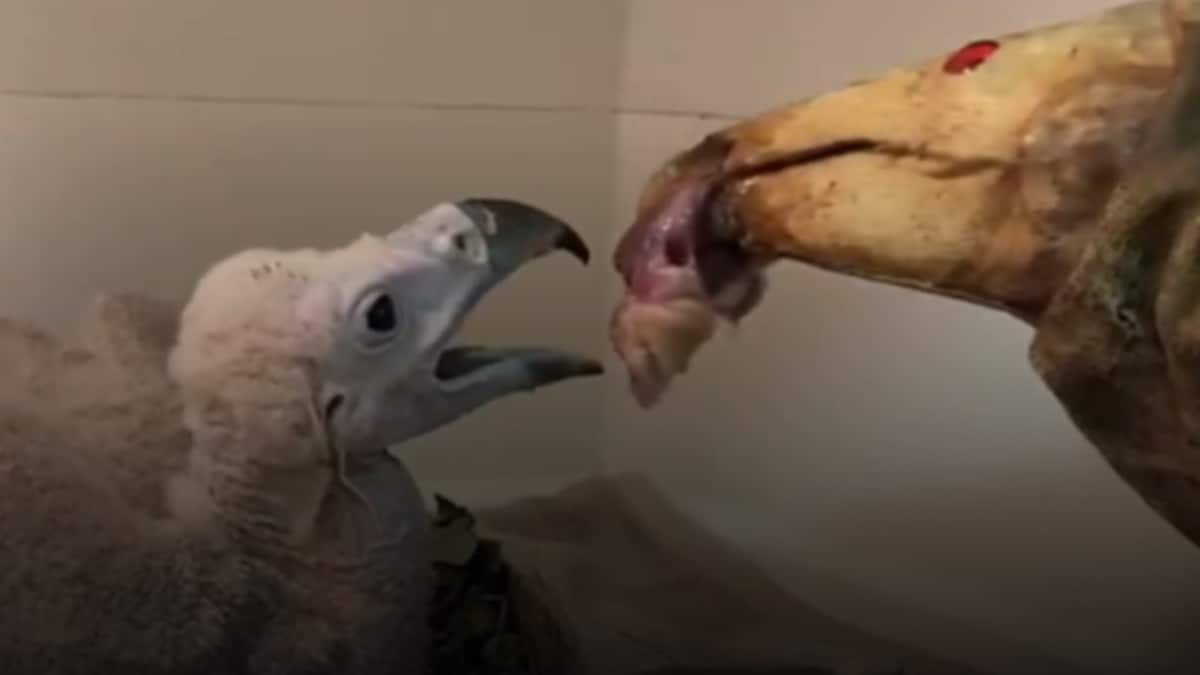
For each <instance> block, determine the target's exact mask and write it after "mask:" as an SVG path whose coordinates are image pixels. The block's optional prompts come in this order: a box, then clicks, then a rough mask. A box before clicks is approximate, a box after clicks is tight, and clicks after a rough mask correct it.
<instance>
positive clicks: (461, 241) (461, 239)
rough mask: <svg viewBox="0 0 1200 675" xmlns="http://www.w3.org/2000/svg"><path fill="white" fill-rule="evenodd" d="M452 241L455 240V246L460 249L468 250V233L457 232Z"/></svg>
mask: <svg viewBox="0 0 1200 675" xmlns="http://www.w3.org/2000/svg"><path fill="white" fill-rule="evenodd" d="M451 241H453V242H454V248H456V249H458V250H460V251H463V252H466V250H467V235H465V234H456V235H454V238H453V239H451Z"/></svg>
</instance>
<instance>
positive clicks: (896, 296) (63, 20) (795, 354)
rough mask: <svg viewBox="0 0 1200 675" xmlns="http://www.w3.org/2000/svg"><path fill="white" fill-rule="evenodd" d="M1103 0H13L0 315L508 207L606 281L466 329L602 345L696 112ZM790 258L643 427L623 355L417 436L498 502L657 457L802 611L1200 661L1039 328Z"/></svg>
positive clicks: (1173, 553) (532, 275)
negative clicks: (1039, 374)
mask: <svg viewBox="0 0 1200 675" xmlns="http://www.w3.org/2000/svg"><path fill="white" fill-rule="evenodd" d="M1106 4H1111V3H1110V2H1105V0H1062V1H1060V2H1057V3H1053V5H1052V6H1051V5H1050V4H1049V3H1042V2H1040V1H1039V0H1010V1H1008V2H993V3H963V2H955V1H952V0H921V1H920V2H909V3H892V2H885V1H884V0H874V1H867V0H856V1H851V0H839V1H838V2H832V1H830V2H824V1H821V2H818V1H816V0H811V1H802V0H720V1H718V0H639V1H635V2H630V3H626V2H615V1H611V2H610V1H597V2H563V1H561V0H541V1H539V2H533V1H526V2H517V1H515V0H509V2H505V3H479V2H465V1H457V2H450V1H448V0H439V2H436V3H433V2H399V1H393V2H385V1H383V0H379V1H375V2H372V1H370V0H338V2H325V1H318V0H269V1H268V0H213V1H211V2H164V1H163V0H97V1H95V2H85V1H83V0H74V1H71V0H0V286H2V287H3V288H5V289H6V291H5V292H4V293H3V294H0V313H3V314H14V313H15V314H18V315H24V316H29V317H32V318H35V319H37V320H40V321H45V322H47V323H49V324H51V325H54V326H59V327H63V326H65V325H68V322H69V320H70V317H72V316H73V315H74V313H75V312H76V311H77V310H78V309H79V307H80V306H81V305H82V303H83V302H84V301H85V299H86V298H87V296H88V294H90V293H91V292H93V291H95V290H97V289H100V288H104V289H113V288H126V289H134V290H142V291H147V292H156V293H161V294H164V295H167V296H171V297H177V298H182V297H183V296H184V294H186V292H187V290H188V288H189V285H190V283H191V282H192V281H193V280H194V279H195V278H196V276H197V275H198V274H199V273H200V272H201V271H202V270H203V268H204V267H205V266H206V265H207V264H209V263H211V262H212V261H213V260H215V259H216V258H218V257H220V256H223V255H225V254H227V253H230V252H232V251H234V250H236V249H240V248H244V247H246V246H253V245H261V244H268V245H279V246H290V245H307V244H318V245H328V244H336V243H339V242H342V241H345V240H346V239H347V238H349V237H351V236H354V235H355V234H357V233H358V232H361V231H363V230H368V229H369V230H382V229H387V228H390V227H393V226H395V225H396V224H397V223H399V222H401V221H403V220H405V219H407V218H408V217H410V216H412V215H414V214H415V213H417V212H418V211H420V210H423V209H424V208H426V207H427V206H429V205H430V204H431V203H432V202H434V201H437V200H441V199H447V198H453V197H456V196H459V195H464V194H478V193H491V194H503V195H507V196H513V197H517V198H522V199H527V200H530V201H534V202H537V203H540V204H543V205H545V206H547V207H549V208H551V209H553V210H556V211H558V212H559V213H561V214H562V215H564V216H567V217H569V218H571V219H573V220H574V221H575V222H577V223H578V224H579V226H580V227H581V229H583V230H584V232H585V234H586V235H587V236H588V238H589V240H590V241H592V242H593V244H594V245H595V248H596V250H597V264H596V265H594V266H593V268H592V269H591V270H589V271H587V272H581V271H579V270H578V269H577V268H575V267H574V266H572V265H571V264H570V263H569V262H568V261H566V260H565V259H563V260H550V261H547V262H546V263H544V264H542V265H539V266H537V267H535V268H531V269H529V270H527V271H526V272H525V273H523V274H522V275H521V276H520V277H518V278H517V279H516V280H515V282H514V283H513V284H512V285H511V286H510V287H508V288H505V289H502V290H501V291H500V293H499V294H498V295H497V296H496V297H494V298H493V299H492V301H491V302H490V303H489V304H488V305H486V306H485V307H484V308H483V311H482V312H481V313H480V315H479V316H478V317H476V320H475V321H474V322H473V323H472V325H471V326H470V330H471V333H473V334H474V335H475V336H478V337H483V338H487V339H495V340H503V341H516V340H523V339H527V338H530V337H534V336H537V337H539V339H549V340H553V341H556V342H559V343H561V344H564V345H566V346H570V347H575V348H579V349H586V350H590V351H592V352H596V353H603V352H607V344H606V341H605V340H606V338H605V328H606V326H605V322H606V318H607V317H606V315H607V310H608V303H609V302H610V301H611V300H612V298H613V297H614V293H615V292H616V288H615V286H614V285H613V283H612V282H613V280H614V279H613V278H612V277H611V276H610V272H609V268H608V255H609V253H608V247H609V245H611V243H612V242H613V240H614V238H615V236H616V235H617V232H618V230H619V229H620V228H622V227H624V225H625V224H626V222H627V220H628V217H629V215H630V213H631V210H632V199H633V197H634V195H635V193H636V190H637V188H638V186H639V184H640V182H641V181H642V180H644V178H645V177H646V175H647V174H648V173H649V171H651V170H652V168H653V167H654V166H655V165H656V164H657V163H659V162H661V161H662V160H663V159H665V157H666V156H667V155H669V154H671V153H673V152H675V151H676V150H679V149H681V148H683V147H686V146H688V145H690V144H691V143H693V142H694V141H695V140H696V139H697V138H698V137H699V136H700V134H702V133H703V132H704V131H706V130H708V129H711V128H714V127H715V126H718V125H720V124H723V123H724V122H723V121H722V120H721V119H716V120H713V119H707V120H706V119H703V118H701V117H699V116H698V115H696V114H694V113H697V112H700V111H707V112H713V113H718V114H720V115H723V116H734V115H741V114H749V113H753V112H756V111H758V110H761V109H763V108H765V107H768V106H773V105H775V104H778V103H780V102H782V101H784V100H788V99H794V98H799V97H802V96H805V95H808V94H811V93H815V92H817V91H820V90H822V89H825V88H830V87H835V86H839V85H840V84H842V83H843V82H845V81H847V80H849V79H854V78H857V77H860V76H863V75H869V74H871V73H872V72H874V71H876V70H878V69H879V68H882V67H884V66H886V65H888V64H890V63H892V62H895V61H899V60H906V59H910V58H914V57H917V56H921V55H925V54H928V53H931V52H933V51H936V50H940V49H944V48H949V47H951V46H954V45H956V44H958V43H959V42H961V41H962V40H964V39H966V38H968V37H973V36H976V35H987V34H994V33H996V32H1000V31H1003V30H1009V29H1014V28H1019V27H1022V26H1026V25H1036V24H1039V23H1044V22H1046V21H1049V20H1053V19H1056V18H1065V17H1071V16H1075V15H1077V14H1079V13H1081V12H1085V11H1090V10H1092V9H1095V8H1097V7H1100V6H1104V5H1106ZM614 108H616V109H619V112H618V113H617V114H615V115H614V114H612V111H613V109H614ZM772 276H773V282H774V291H773V293H772V294H771V296H770V297H769V299H768V301H767V303H766V305H765V306H764V307H763V308H762V309H761V310H760V311H759V312H758V313H757V314H756V315H755V316H754V317H753V318H752V319H751V320H750V321H748V322H747V323H746V324H745V325H744V326H743V328H742V330H741V331H740V332H739V334H738V335H737V336H736V337H735V338H724V339H721V340H719V341H718V342H717V343H715V344H713V345H712V346H711V347H709V348H708V349H707V350H706V351H705V353H704V354H703V356H702V358H701V359H700V360H699V361H698V362H697V364H696V367H695V371H694V372H693V373H692V374H691V375H690V376H689V377H687V378H686V379H685V380H683V381H681V382H680V384H679V386H678V387H677V388H676V390H675V392H674V394H673V396H672V397H671V398H670V399H669V400H668V401H667V402H666V404H665V405H664V406H663V407H662V408H661V409H660V410H658V411H657V412H656V413H655V414H653V415H647V414H644V413H641V412H639V411H637V410H635V409H634V408H633V407H632V405H631V404H630V401H629V399H628V397H627V396H626V395H625V393H624V389H623V380H622V377H621V375H620V372H619V371H618V370H616V369H614V372H613V373H612V375H611V376H610V377H609V378H608V379H607V381H606V382H604V383H602V384H597V383H595V382H594V381H593V382H591V383H586V384H584V383H580V384H572V385H567V386H563V387H560V388H558V389H557V391H556V392H555V393H554V394H551V395H543V396H537V397H516V398H514V399H511V400H509V401H505V402H503V403H500V404H497V405H494V406H492V407H490V408H488V409H486V410H484V411H482V412H481V413H479V414H477V415H475V416H473V417H471V418H469V419H467V420H464V421H463V422H462V423H460V424H458V425H455V426H453V427H451V428H449V429H446V430H443V431H441V432H438V433H436V434H433V435H432V436H430V437H428V438H426V439H423V440H422V441H421V442H419V443H416V444H414V445H413V446H410V447H408V448H406V450H405V451H406V453H407V454H408V455H409V456H410V457H411V458H412V459H413V461H414V466H415V469H416V471H417V473H418V475H419V476H420V477H421V478H422V479H424V480H425V481H426V482H427V484H429V485H431V486H432V487H435V488H443V487H446V488H449V489H452V490H456V492H455V493H454V494H456V495H458V494H467V493H469V494H471V495H473V496H474V497H476V498H478V499H484V498H487V497H491V498H501V497H504V496H508V495H510V494H511V493H512V491H513V490H514V489H523V488H530V489H532V488H537V487H546V486H549V485H553V484H555V483H557V482H560V481H561V480H563V479H565V478H566V477H569V476H572V475H577V474H580V473H584V472H588V471H592V470H595V469H597V468H599V467H601V466H604V467H606V468H608V469H610V470H618V471H620V470H631V469H632V470H641V471H646V472H648V473H650V474H652V475H653V476H655V477H657V478H658V479H660V481H661V482H662V483H663V484H664V485H665V486H667V487H668V488H669V489H670V490H671V492H672V494H673V495H675V496H676V497H677V498H678V499H679V500H680V503H681V504H683V505H684V506H685V507H686V508H687V509H688V510H689V511H690V512H692V513H693V514H695V515H696V516H698V517H700V518H702V519H704V521H705V522H706V523H708V524H709V525H711V526H713V527H714V528H717V529H718V530H720V531H721V532H723V533H725V534H727V535H728V536H730V537H731V538H733V539H735V540H737V541H738V542H740V543H741V544H743V545H744V546H745V547H746V548H747V550H748V551H750V552H751V553H753V554H754V555H755V556H756V557H757V558H758V559H759V560H761V561H762V562H764V564H766V565H768V566H769V567H770V569H771V570H772V571H774V572H776V573H777V574H778V575H779V577H780V579H782V580H783V581H785V582H786V583H788V584H789V585H790V586H791V587H793V588H795V589H796V590H797V591H798V592H799V593H801V594H802V596H803V597H805V598H806V599H809V600H811V601H812V602H814V603H815V604H817V605H819V606H821V607H823V608H825V609H827V610H829V611H831V612H833V613H836V614H840V615H842V616H845V617H848V618H851V619H855V620H858V621H860V622H862V623H863V624H864V625H866V626H868V627H874V628H877V629H879V630H881V631H884V632H886V633H888V634H891V635H893V636H897V637H901V638H905V637H907V638H912V639H915V640H917V641H919V642H922V643H924V644H927V645H930V646H933V647H935V648H938V649H942V650H944V651H945V652H946V653H949V654H953V655H958V656H962V657H965V658H968V659H971V660H975V661H976V662H978V663H981V664H983V665H989V664H990V665H993V666H997V667H1000V668H1002V669H1003V670H1004V671H1005V672H1021V673H1030V672H1057V673H1061V672H1066V670H1065V669H1063V668H1062V667H1061V666H1056V665H1054V664H1055V663H1056V662H1057V661H1059V660H1067V661H1070V662H1073V663H1076V664H1085V665H1093V666H1099V665H1108V666H1111V667H1113V668H1114V669H1115V671H1116V672H1126V673H1128V672H1138V673H1143V672H1151V671H1150V670H1149V668H1148V666H1146V664H1147V663H1148V662H1154V661H1156V660H1157V661H1160V662H1163V663H1172V662H1173V663H1180V662H1182V661H1183V660H1184V659H1185V658H1187V657H1189V656H1190V657H1191V658H1192V659H1200V648H1198V647H1196V646H1195V644H1196V641H1195V639H1194V626H1195V625H1196V623H1197V620H1200V598H1197V596H1198V593H1197V591H1200V554H1198V553H1197V552H1195V551H1193V550H1191V548H1190V547H1189V546H1187V545H1185V544H1184V543H1183V542H1182V541H1181V540H1180V539H1179V538H1178V537H1177V536H1175V535H1174V533H1172V532H1170V531H1169V530H1168V529H1167V528H1166V527H1165V526H1164V525H1163V524H1162V523H1161V522H1160V521H1159V520H1158V519H1157V518H1155V517H1154V516H1152V515H1151V514H1150V513H1149V512H1148V510H1147V509H1146V508H1145V507H1144V506H1143V505H1142V504H1141V503H1140V502H1139V501H1138V500H1137V499H1136V498H1135V497H1134V496H1133V495H1132V494H1131V493H1130V491H1129V490H1128V489H1127V488H1125V487H1124V485H1123V484H1121V483H1120V482H1119V481H1117V480H1116V479H1115V478H1114V477H1113V475H1112V473H1111V472H1110V471H1109V470H1108V469H1107V467H1106V466H1104V465H1103V463H1102V462H1101V461H1100V459H1099V457H1098V456H1097V454H1096V453H1095V452H1094V451H1093V450H1092V449H1091V448H1089V447H1088V446H1087V444H1086V443H1084V442H1083V441H1082V440H1081V439H1080V438H1079V436H1078V434H1076V433H1075V432H1074V431H1073V429H1072V428H1071V427H1070V426H1069V425H1068V424H1067V422H1066V421H1065V419H1064V418H1063V416H1062V415H1061V414H1060V413H1059V411H1058V408H1057V407H1056V404H1055V403H1054V402H1053V401H1052V400H1051V399H1050V397H1049V396H1048V395H1047V394H1046V392H1045V391H1044V390H1043V389H1042V387H1041V386H1040V385H1039V383H1038V382H1037V381H1036V380H1035V378H1034V377H1033V375H1032V373H1031V372H1030V370H1029V369H1028V368H1027V367H1026V362H1025V345H1026V342H1027V340H1028V337H1029V335H1028V331H1027V330H1026V329H1024V328H1022V327H1020V326H1018V325H1016V324H1015V323H1014V322H1012V321H1011V320H1008V319H1006V318H1005V317H1003V316H999V315H995V314H990V313H987V312H985V311H982V310H978V309H974V308H969V307H966V306H962V305H959V304H956V303H953V302H950V301H945V300H938V299H933V298H927V297H922V296H917V295H914V294H912V293H907V292H902V291H898V290H895V289H889V288H884V287H880V286H872V285H869V284H866V283H862V282H857V281H853V280H850V279H845V278H840V277H834V276H832V275H828V274H824V273H820V272H816V271H813V270H807V269H803V268H800V267H792V268H786V269H784V268H781V269H778V270H776V271H775V272H774V274H773V275H772ZM535 297H536V298H537V301H536V302H531V301H530V300H531V299H532V298H535ZM981 355H986V357H981ZM1129 664H1136V665H1135V666H1130V665H1129ZM1122 666H1127V667H1125V668H1122Z"/></svg>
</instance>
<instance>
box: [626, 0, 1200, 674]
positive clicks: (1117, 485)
mask: <svg viewBox="0 0 1200 675" xmlns="http://www.w3.org/2000/svg"><path fill="white" fill-rule="evenodd" d="M1113 4H1116V3H1115V2H1114V1H1113V0H1061V1H1060V2H1055V3H1045V2H1042V1H1041V0H1008V1H1007V2H990V3H978V2H958V1H955V0H920V1H919V2H900V3H893V2H888V1H886V0H853V1H851V0H846V1H840V2H836V3H835V2H815V1H813V2H801V1H797V0H792V1H788V0H742V1H739V2H733V1H728V0H656V1H654V2H634V3H633V16H632V18H631V21H630V26H631V28H630V44H629V47H628V54H629V56H628V60H627V63H626V68H625V77H624V80H623V82H622V88H621V96H622V99H621V103H622V106H624V107H625V108H627V109H636V110H651V111H663V110H674V111H680V110H704V111H709V112H713V113H725V114H734V115H739V114H751V113H754V112H756V111H760V110H762V109H763V108H766V107H769V106H775V105H778V104H780V103H783V102H786V101H788V100H793V99H799V98H803V97H805V96H807V95H810V94H814V93H817V92H819V91H821V90H823V89H827V88H832V87H837V86H840V85H841V84H843V83H845V82H847V81H849V80H854V79H859V78H861V77H864V76H869V75H873V74H875V73H877V72H878V71H880V70H882V69H883V68H885V67H886V66H888V65H889V64H892V63H894V62H899V61H904V60H908V59H912V58H914V57H924V56H931V55H933V54H936V53H938V52H940V51H943V50H949V49H951V48H953V47H955V46H958V45H959V44H961V43H963V42H965V41H967V40H968V39H972V38H975V37H981V36H990V35H994V34H996V33H1000V32H1004V31H1007V30H1014V29H1021V28H1024V27H1028V26H1036V25H1038V24H1042V23H1046V22H1049V21H1054V20H1057V19H1061V18H1070V17H1074V16H1078V15H1081V14H1084V13H1087V12H1091V11H1093V10H1096V9H1098V8H1102V7H1106V6H1110V5H1113ZM685 17H686V19H685ZM720 124H722V122H720V121H702V120H697V119H676V118H668V117H663V116H651V115H638V114H626V115H622V117H621V120H620V126H619V129H620V155H619V157H620V167H619V171H618V176H619V181H618V185H619V197H618V203H619V205H620V206H619V209H618V211H619V212H620V213H621V214H622V216H623V218H625V219H626V221H627V220H628V218H629V214H630V213H631V212H632V208H633V199H634V197H635V196H636V191H637V188H638V187H639V185H640V182H641V181H642V180H644V179H645V177H646V176H647V175H648V173H649V172H650V171H651V170H652V169H653V168H654V167H655V166H656V165H657V164H658V163H659V162H661V161H663V160H664V159H665V158H666V157H667V155H669V154H671V153H673V152H676V151H678V150H681V149H683V148H685V147H687V146H690V145H691V144H692V143H694V142H696V141H697V140H698V139H699V137H700V135H701V133H703V132H704V131H706V130H708V129H712V128H715V127H716V126H719V125H720ZM622 224H624V223H622ZM771 276H772V282H773V290H772V291H771V293H770V295H769V298H768V299H767V301H766V302H765V304H764V306H763V307H762V308H761V309H760V310H758V312H757V313H756V314H755V315H754V316H753V317H752V318H751V319H749V320H748V321H746V322H745V324H744V325H743V326H742V327H741V328H740V330H739V331H738V332H737V334H736V335H735V336H732V337H725V338H721V339H719V340H717V341H716V343H714V344H712V345H711V346H710V347H708V348H707V349H706V351H705V352H703V353H702V354H701V356H700V357H699V359H698V361H696V362H695V365H694V370H693V371H692V372H691V373H690V374H689V375H688V376H687V377H685V378H684V379H682V380H680V381H679V382H678V384H677V385H676V386H675V388H674V390H673V393H672V395H671V396H670V397H669V399H668V400H667V401H666V402H665V404H664V405H663V406H662V407H661V408H659V409H656V411H655V412H654V414H645V413H641V412H639V411H637V410H636V409H635V407H634V405H633V404H632V402H631V400H630V398H629V397H628V396H627V395H625V392H624V389H623V383H622V382H620V381H619V378H617V377H613V378H611V382H610V386H611V387H612V388H613V391H611V392H610V396H609V398H608V400H607V405H608V408H607V414H608V415H609V424H608V425H607V427H606V429H607V433H608V434H609V436H608V441H607V455H606V461H607V465H608V467H609V468H610V469H612V470H618V471H619V470H639V471H647V472H649V473H651V474H653V475H655V476H657V477H658V478H659V479H660V480H661V481H662V482H663V483H664V485H667V486H669V488H670V490H671V492H672V494H673V495H674V496H675V497H676V498H677V499H678V500H680V502H681V503H683V504H685V505H687V508H688V510H689V511H690V512H691V513H693V514H695V515H697V516H698V517H702V518H704V519H705V520H706V521H707V522H708V523H710V524H712V525H713V526H714V527H717V528H718V529H719V530H721V531H722V532H723V533H725V534H726V535H728V536H729V537H730V538H732V539H734V540H736V541H739V542H741V543H742V544H744V545H745V546H746V547H747V548H748V550H751V551H753V552H755V553H756V554H757V557H758V558H759V559H760V560H762V561H763V562H764V564H767V565H768V566H769V567H770V568H771V569H772V570H774V571H775V572H776V573H778V574H779V576H780V578H781V579H782V580H784V581H785V582H787V583H788V584H789V585H790V586H791V587H793V588H795V589H797V591H798V592H799V593H801V594H802V595H803V597H805V598H807V599H809V600H811V601H813V602H814V603H817V604H819V605H820V606H822V607H824V608H826V609H828V610H829V611H831V612H834V613H836V614H839V615H841V616H844V617H849V618H851V619H854V620H857V621H860V622H861V623H862V624H863V625H865V626H870V627H875V628H878V629H879V630H881V631H885V632H887V633H890V634H892V635H896V636H900V637H910V638H912V639H915V640H917V641H919V642H922V643H924V644H927V645H930V646H934V647H938V648H941V649H943V650H944V652H945V653H949V654H955V655H961V656H962V657H964V658H966V659H971V660H974V661H975V662H977V663H980V664H981V665H992V666H995V667H997V668H1000V669H1001V670H1002V672H1020V673H1030V672H1045V673H1054V672H1064V670H1062V666H1056V665H1053V662H1054V660H1055V659H1062V660H1065V661H1069V662H1072V663H1075V664H1078V665H1081V666H1090V667H1093V668H1104V667H1107V668H1110V669H1112V670H1113V672H1123V673H1150V672H1154V670H1153V666H1154V665H1156V664H1160V665H1164V666H1167V665H1174V666H1176V667H1177V668H1178V667H1180V666H1181V664H1187V663H1191V664H1195V663H1200V641H1197V640H1196V639H1195V626H1196V625H1197V624H1198V622H1200V551H1196V550H1193V549H1192V548H1191V547H1190V546H1189V545H1187V544H1185V543H1184V542H1183V541H1182V540H1181V539H1180V538H1179V537H1178V536H1177V535H1176V534H1175V533H1174V532H1172V531H1170V530H1169V529H1168V528H1167V527H1166V526H1165V525H1164V524H1163V523H1162V522H1161V521H1160V520H1158V518H1157V517H1155V516H1153V515H1152V514H1151V513H1150V512H1149V510H1148V509H1147V508H1146V507H1145V506H1144V505H1143V504H1142V503H1141V502H1140V501H1139V500H1138V499H1137V498H1136V497H1135V496H1134V495H1133V493H1132V492H1131V491H1130V490H1129V489H1128V488H1126V487H1125V485H1124V484H1123V483H1121V482H1120V481H1119V480H1118V479H1116V478H1115V477H1114V474H1113V473H1112V472H1111V471H1110V470H1109V469H1108V468H1107V466H1106V465H1104V464H1103V463H1102V461H1101V459H1100V457H1099V455H1098V454H1097V453H1096V452H1095V451H1094V450H1093V449H1092V448H1091V447H1089V446H1088V444H1087V443H1085V442H1084V441H1083V440H1082V439H1081V438H1080V437H1079V435H1078V434H1077V433H1076V432H1075V430H1074V429H1073V428H1072V427H1071V426H1070V425H1069V423H1068V422H1067V420H1066V419H1065V418H1064V416H1063V415H1062V414H1061V413H1060V410H1059V408H1058V406H1057V404H1056V403H1055V401H1054V400H1053V399H1052V398H1051V397H1050V396H1049V395H1048V393H1047V392H1046V391H1045V390H1044V389H1043V388H1042V386H1041V385H1040V383H1039V382H1038V381H1037V380H1036V378H1035V376H1034V374H1033V373H1032V371H1031V370H1030V368H1029V367H1028V366H1027V361H1026V351H1025V350H1026V345H1027V344H1028V340H1029V337H1030V331H1029V330H1028V329H1026V328H1024V327H1022V326H1021V325H1019V324H1017V323H1016V322H1015V321H1013V320H1011V319H1008V318H1007V317H1005V316H1002V315H999V314H994V313H990V312H988V311H985V310H981V309H976V308H973V307H968V306H966V305H963V304H959V303H956V302H953V301H949V300H941V299H934V298H931V297H925V296H919V295H916V294H914V293H911V292H907V291H900V290H896V289H892V288H887V287H882V286H875V285H871V284H867V283H865V282H860V281H855V280H852V279H848V278H842V277H835V276H833V275H830V274H826V273H823V272H818V271H815V270H811V269H805V268H801V267H799V266H792V267H785V268H779V269H776V270H775V271H774V272H773V274H772V275H771ZM610 293H615V289H610ZM611 297H612V296H611V295H610V299H611ZM1172 672H1196V671H1195V670H1194V669H1188V668H1185V669H1183V670H1182V671H1181V670H1178V669H1176V670H1174V671H1172Z"/></svg>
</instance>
